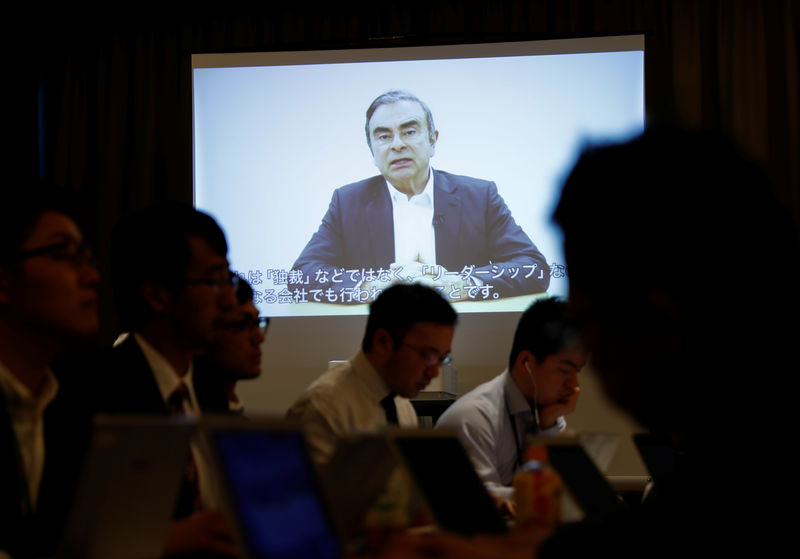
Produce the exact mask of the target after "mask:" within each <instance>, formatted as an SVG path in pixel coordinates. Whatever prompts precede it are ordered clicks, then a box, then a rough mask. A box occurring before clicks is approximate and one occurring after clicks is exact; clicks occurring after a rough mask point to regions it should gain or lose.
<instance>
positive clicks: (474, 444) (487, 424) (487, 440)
mask: <svg viewBox="0 0 800 559" xmlns="http://www.w3.org/2000/svg"><path fill="white" fill-rule="evenodd" d="M436 427H437V428H449V429H454V430H455V431H456V432H457V433H458V436H459V438H460V439H461V442H462V443H463V444H464V447H465V448H466V449H467V452H468V453H469V456H470V459H471V460H472V464H473V465H474V466H475V472H476V473H477V474H478V477H480V478H481V480H482V481H483V483H484V485H485V486H486V489H487V491H489V492H490V493H491V494H492V495H496V496H497V497H501V498H502V499H511V497H512V496H513V493H514V489H513V487H510V486H508V485H505V484H504V483H503V480H502V479H501V478H500V471H499V467H498V452H497V443H498V441H497V440H495V435H494V430H493V429H492V425H491V421H490V420H489V418H488V417H487V416H486V415H485V414H483V413H482V411H481V410H478V409H474V408H468V409H467V408H464V409H460V408H451V409H450V410H448V411H447V412H445V414H443V415H442V417H440V418H439V421H438V422H437V423H436Z"/></svg>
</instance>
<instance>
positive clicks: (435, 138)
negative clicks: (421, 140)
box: [431, 130, 439, 156]
mask: <svg viewBox="0 0 800 559" xmlns="http://www.w3.org/2000/svg"><path fill="white" fill-rule="evenodd" d="M438 141H439V131H438V130H434V131H433V139H432V140H431V156H433V154H434V153H436V142H438Z"/></svg>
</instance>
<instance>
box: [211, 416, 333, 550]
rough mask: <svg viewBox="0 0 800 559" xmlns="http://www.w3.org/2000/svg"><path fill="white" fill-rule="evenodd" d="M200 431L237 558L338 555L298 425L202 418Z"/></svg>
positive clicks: (329, 521)
mask: <svg viewBox="0 0 800 559" xmlns="http://www.w3.org/2000/svg"><path fill="white" fill-rule="evenodd" d="M202 428H203V431H204V436H205V438H206V442H207V444H208V446H209V448H210V450H211V453H212V456H213V459H214V468H215V471H216V472H217V474H218V476H219V478H220V481H221V486H222V491H223V495H222V496H221V497H222V503H223V507H224V508H225V509H226V511H227V513H228V516H229V518H230V519H231V521H232V523H233V528H234V534H235V536H236V538H237V542H238V544H239V547H240V552H241V554H242V557H244V558H249V559H266V558H270V559H294V558H296V559H301V558H306V557H315V558H320V559H337V558H339V557H341V556H342V546H341V543H340V540H339V538H338V535H337V533H336V529H335V526H334V524H333V521H332V517H331V515H330V513H329V509H328V505H327V503H326V501H325V498H324V495H323V493H322V491H321V487H320V483H319V480H318V479H317V473H316V470H315V467H314V465H313V463H312V461H311V458H310V455H309V452H308V448H307V446H306V441H305V437H304V435H303V431H302V429H301V427H300V426H299V425H296V424H294V423H287V422H283V421H279V420H253V421H248V420H245V419H242V418H230V419H228V418H206V419H204V420H203V423H202Z"/></svg>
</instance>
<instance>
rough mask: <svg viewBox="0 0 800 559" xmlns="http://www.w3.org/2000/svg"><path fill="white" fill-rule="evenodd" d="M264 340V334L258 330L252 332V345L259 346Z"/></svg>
mask: <svg viewBox="0 0 800 559" xmlns="http://www.w3.org/2000/svg"><path fill="white" fill-rule="evenodd" d="M266 339H267V335H266V334H265V333H264V332H262V331H261V329H260V328H257V329H256V330H255V331H254V332H253V344H254V345H256V346H260V345H261V344H262V343H263V342H264V340H266Z"/></svg>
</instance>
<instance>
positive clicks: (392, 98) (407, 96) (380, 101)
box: [364, 89, 436, 151]
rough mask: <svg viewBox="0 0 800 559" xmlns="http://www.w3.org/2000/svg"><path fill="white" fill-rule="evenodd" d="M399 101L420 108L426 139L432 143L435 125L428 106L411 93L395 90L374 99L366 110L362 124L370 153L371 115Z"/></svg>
mask: <svg viewBox="0 0 800 559" xmlns="http://www.w3.org/2000/svg"><path fill="white" fill-rule="evenodd" d="M400 101H412V102H414V103H417V104H418V105H419V106H420V107H422V111H423V112H424V113H425V121H426V123H427V125H428V139H429V140H430V141H431V142H433V139H434V136H433V133H434V132H435V131H436V125H434V124H433V113H431V110H430V109H429V108H428V105H426V104H425V103H423V102H422V101H421V100H420V99H419V98H418V97H417V96H416V95H414V94H413V93H409V92H408V91H403V90H399V89H396V90H394V91H387V92H386V93H384V94H382V95H378V97H376V98H375V100H374V101H373V102H372V103H371V104H370V106H369V107H368V108H367V121H366V122H365V123H364V132H365V133H366V135H367V145H368V146H369V149H370V151H371V150H372V138H371V137H370V134H369V119H371V118H372V115H373V114H374V113H375V111H376V110H377V109H378V107H380V106H381V105H391V104H392V103H398V102H400Z"/></svg>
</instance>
